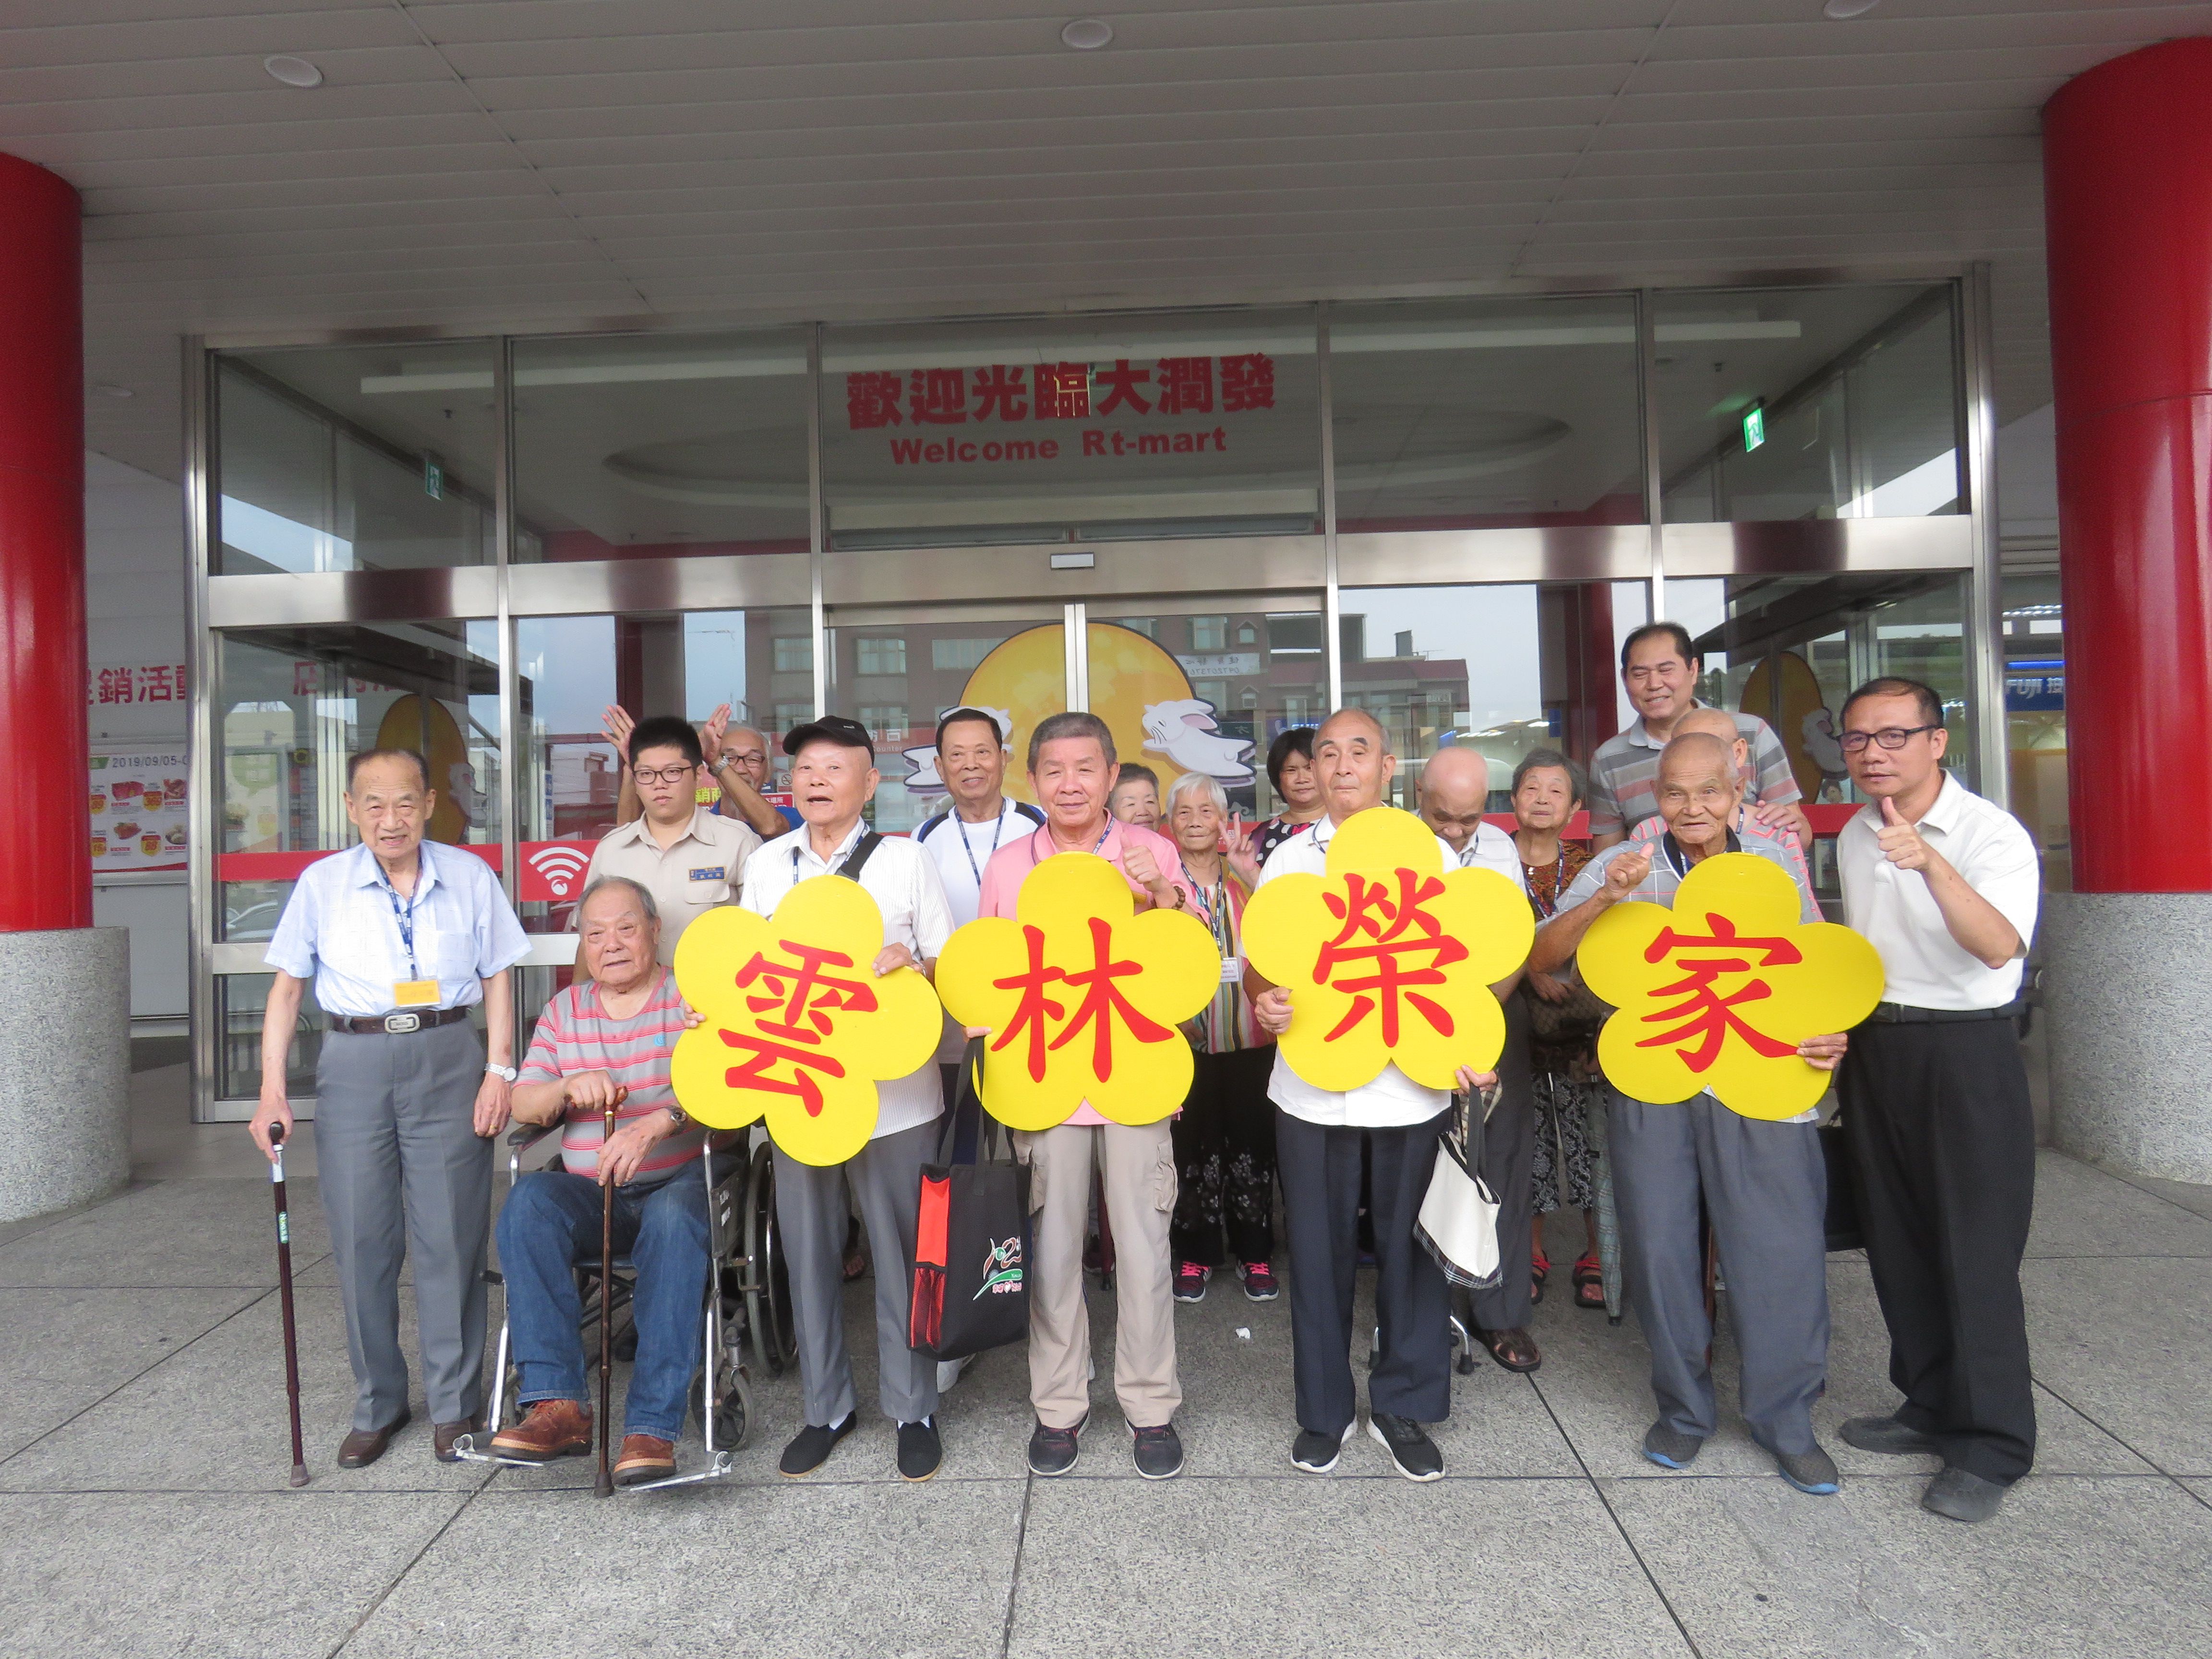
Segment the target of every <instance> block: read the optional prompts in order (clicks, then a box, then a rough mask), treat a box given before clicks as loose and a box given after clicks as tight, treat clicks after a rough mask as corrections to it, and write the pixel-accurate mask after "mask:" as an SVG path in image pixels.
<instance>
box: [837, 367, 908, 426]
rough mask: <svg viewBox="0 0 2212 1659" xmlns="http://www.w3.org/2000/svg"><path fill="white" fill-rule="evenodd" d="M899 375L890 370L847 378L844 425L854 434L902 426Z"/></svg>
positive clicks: (849, 375) (851, 375)
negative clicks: (882, 427)
mask: <svg viewBox="0 0 2212 1659" xmlns="http://www.w3.org/2000/svg"><path fill="white" fill-rule="evenodd" d="M900 390H901V387H900V386H899V377H898V375H897V374H896V373H894V372H892V371H890V370H884V371H883V372H882V373H875V372H870V373H868V374H848V375H847V376H846V377H845V425H846V427H847V428H848V430H850V431H854V432H860V431H865V430H866V428H870V427H878V426H900V425H903V424H904V422H903V421H902V419H901V417H900V416H899V392H900Z"/></svg>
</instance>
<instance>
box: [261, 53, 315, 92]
mask: <svg viewBox="0 0 2212 1659" xmlns="http://www.w3.org/2000/svg"><path fill="white" fill-rule="evenodd" d="M261 67H262V68H264V69H265V70H268V71H269V74H270V78H271V79H272V80H277V81H282V82H283V83H284V84H285V85H286V86H288V87H319V86H320V85H322V84H323V72H322V70H319V69H317V68H316V67H315V66H314V65H313V64H311V63H309V62H308V61H307V59H306V58H291V57H287V56H285V55H283V53H279V54H278V55H277V56H276V57H274V58H263V59H262V60H261Z"/></svg>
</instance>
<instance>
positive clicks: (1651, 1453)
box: [1644, 1423, 1705, 1469]
mask: <svg viewBox="0 0 2212 1659" xmlns="http://www.w3.org/2000/svg"><path fill="white" fill-rule="evenodd" d="M1704 1449H1705V1442H1704V1441H1703V1440H1701V1439H1699V1437H1697V1436H1696V1435H1694V1434H1684V1433H1683V1432H1682V1431H1680V1430H1679V1429H1670V1428H1668V1426H1667V1425H1665V1424H1664V1423H1654V1424H1653V1425H1651V1426H1650V1428H1648V1429H1646V1430H1644V1455H1645V1456H1646V1457H1648V1458H1650V1460H1651V1461H1652V1462H1655V1463H1656V1464H1657V1465H1658V1466H1659V1467H1660V1468H1662V1469H1686V1468H1689V1467H1690V1465H1691V1464H1692V1463H1694V1462H1697V1461H1698V1454H1699V1452H1700V1451H1703V1450H1704Z"/></svg>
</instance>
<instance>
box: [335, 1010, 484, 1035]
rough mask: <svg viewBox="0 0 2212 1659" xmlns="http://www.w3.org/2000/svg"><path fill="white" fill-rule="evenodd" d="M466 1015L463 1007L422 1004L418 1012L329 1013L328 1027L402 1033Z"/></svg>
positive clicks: (356, 1031) (357, 1032)
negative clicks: (426, 1005)
mask: <svg viewBox="0 0 2212 1659" xmlns="http://www.w3.org/2000/svg"><path fill="white" fill-rule="evenodd" d="M468 1017H469V1011H468V1010H467V1009H465V1008H425V1009H424V1010H422V1012H420V1013H416V1012H415V1011H414V1010H412V1009H409V1010H408V1011H407V1012H404V1013H397V1014H372V1015H370V1016H369V1017H368V1018H366V1019H358V1018H355V1017H354V1016H352V1015H350V1014H332V1015H331V1030H333V1031H350V1032H352V1033H353V1035H354V1036H406V1035H407V1033H408V1032H410V1031H427V1030H429V1029H430V1028H431V1027H432V1026H434V1025H451V1024H453V1022H454V1021H456V1020H462V1019H466V1018H468Z"/></svg>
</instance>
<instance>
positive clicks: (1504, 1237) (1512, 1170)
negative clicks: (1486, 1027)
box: [1469, 992, 1536, 1331]
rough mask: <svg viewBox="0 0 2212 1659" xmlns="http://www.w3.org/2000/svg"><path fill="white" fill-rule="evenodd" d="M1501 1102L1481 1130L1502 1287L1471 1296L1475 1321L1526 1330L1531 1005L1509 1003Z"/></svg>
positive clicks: (1531, 1208) (1531, 1195)
mask: <svg viewBox="0 0 2212 1659" xmlns="http://www.w3.org/2000/svg"><path fill="white" fill-rule="evenodd" d="M1535 1157H1536V1084H1535V1079H1534V1077H1533V1076H1532V1075H1531V1074H1530V1072H1529V1067H1528V1003H1527V1002H1526V1001H1524V1000H1522V997H1521V995H1520V994H1519V993H1517V992H1516V993H1515V994H1513V995H1511V996H1510V997H1508V998H1506V999H1505V1052H1504V1054H1501V1055H1500V1056H1499V1057H1498V1104H1497V1106H1496V1107H1495V1108H1493V1109H1492V1111H1491V1114H1490V1117H1489V1120H1488V1121H1486V1122H1485V1123H1484V1124H1483V1126H1482V1178H1483V1181H1484V1182H1486V1184H1487V1185H1488V1186H1489V1188H1490V1191H1491V1195H1492V1197H1494V1198H1496V1199H1497V1200H1498V1261H1499V1262H1500V1263H1501V1264H1503V1267H1504V1273H1502V1274H1501V1275H1500V1277H1499V1279H1498V1283H1497V1284H1495V1285H1492V1286H1491V1288H1490V1289H1488V1290H1486V1291H1474V1292H1473V1293H1472V1294H1471V1297H1470V1298H1469V1299H1470V1300H1471V1302H1472V1303H1473V1304H1474V1322H1475V1323H1476V1324H1477V1325H1480V1327H1481V1328H1483V1329H1484V1330H1486V1331H1510V1330H1525V1329H1527V1328H1528V1320H1529V1317H1530V1310H1529V1303H1528V1297H1529V1287H1530V1281H1531V1279H1532V1278H1533V1277H1534V1275H1533V1274H1531V1273H1530V1272H1529V1267H1528V1263H1529V1247H1530V1243H1531V1235H1532V1233H1533V1232H1534V1227H1535V1220H1536V1188H1535V1183H1534V1181H1533V1180H1532V1179H1531V1177H1530V1174H1529V1170H1530V1166H1531V1165H1532V1164H1534V1161H1535Z"/></svg>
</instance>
